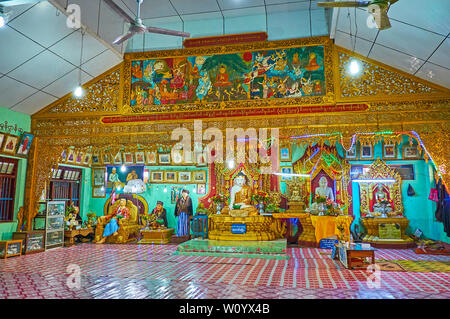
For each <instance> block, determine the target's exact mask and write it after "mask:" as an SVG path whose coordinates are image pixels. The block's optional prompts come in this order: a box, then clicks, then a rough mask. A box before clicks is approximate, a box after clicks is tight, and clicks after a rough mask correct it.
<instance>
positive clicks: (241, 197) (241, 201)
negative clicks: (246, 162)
mask: <svg viewBox="0 0 450 319" xmlns="http://www.w3.org/2000/svg"><path fill="white" fill-rule="evenodd" d="M252 195H253V191H252V189H251V187H250V186H248V185H247V178H246V176H245V175H244V174H242V173H239V174H238V175H237V176H236V177H235V178H234V180H233V187H231V191H230V205H229V206H225V207H224V208H223V209H222V211H221V214H223V215H228V214H229V215H231V216H233V217H247V216H257V215H258V210H257V209H256V207H255V206H252V205H251V202H252ZM238 206H239V208H238Z"/></svg>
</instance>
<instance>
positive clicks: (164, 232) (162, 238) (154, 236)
mask: <svg viewBox="0 0 450 319" xmlns="http://www.w3.org/2000/svg"><path fill="white" fill-rule="evenodd" d="M174 231H175V229H174V228H160V229H145V230H142V231H141V235H142V237H143V238H142V239H141V240H140V241H138V244H168V243H169V242H170V239H171V237H172V235H173V233H174Z"/></svg>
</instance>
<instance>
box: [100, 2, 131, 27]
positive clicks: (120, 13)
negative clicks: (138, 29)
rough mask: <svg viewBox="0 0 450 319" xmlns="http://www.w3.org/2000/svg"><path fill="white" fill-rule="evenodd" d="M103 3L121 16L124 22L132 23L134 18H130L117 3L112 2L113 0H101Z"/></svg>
mask: <svg viewBox="0 0 450 319" xmlns="http://www.w3.org/2000/svg"><path fill="white" fill-rule="evenodd" d="M103 1H105V3H106V4H107V5H108V6H109V7H110V8H111V9H112V10H113V11H114V12H116V13H117V14H118V15H119V16H121V17H122V18H123V19H124V20H125V21H126V22H128V23H134V19H132V18H131V17H130V16H129V15H128V14H126V12H125V11H123V10H122V8H121V7H119V6H118V5H117V4H115V3H114V1H113V0H103Z"/></svg>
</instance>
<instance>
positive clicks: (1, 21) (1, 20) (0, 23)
mask: <svg viewBox="0 0 450 319" xmlns="http://www.w3.org/2000/svg"><path fill="white" fill-rule="evenodd" d="M5 24H6V19H5V17H3V16H0V28H2V27H4V26H5Z"/></svg>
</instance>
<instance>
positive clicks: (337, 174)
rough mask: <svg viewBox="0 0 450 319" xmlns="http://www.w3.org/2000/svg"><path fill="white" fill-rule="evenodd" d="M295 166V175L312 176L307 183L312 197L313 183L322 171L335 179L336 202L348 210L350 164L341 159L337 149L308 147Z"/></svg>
mask: <svg viewBox="0 0 450 319" xmlns="http://www.w3.org/2000/svg"><path fill="white" fill-rule="evenodd" d="M293 166H294V172H295V173H297V174H308V175H310V178H309V180H308V181H307V182H306V185H307V186H306V190H307V192H308V193H309V194H310V195H313V194H312V189H311V182H312V181H313V179H314V178H315V177H316V176H317V175H318V174H319V173H320V172H321V171H323V172H324V173H325V174H327V175H328V176H329V177H330V178H332V179H334V180H335V185H336V189H335V193H336V194H335V195H336V201H340V202H342V203H344V204H346V207H345V210H346V211H347V210H348V203H349V195H348V191H347V187H348V183H349V181H350V174H349V173H350V164H349V163H348V162H347V161H346V160H345V159H341V158H340V156H339V154H338V152H337V150H336V148H335V147H328V146H323V145H322V146H316V147H308V148H307V150H306V151H305V154H304V155H303V157H302V158H301V159H300V160H298V161H297V162H295V163H294V165H293ZM310 197H312V196H310Z"/></svg>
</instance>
